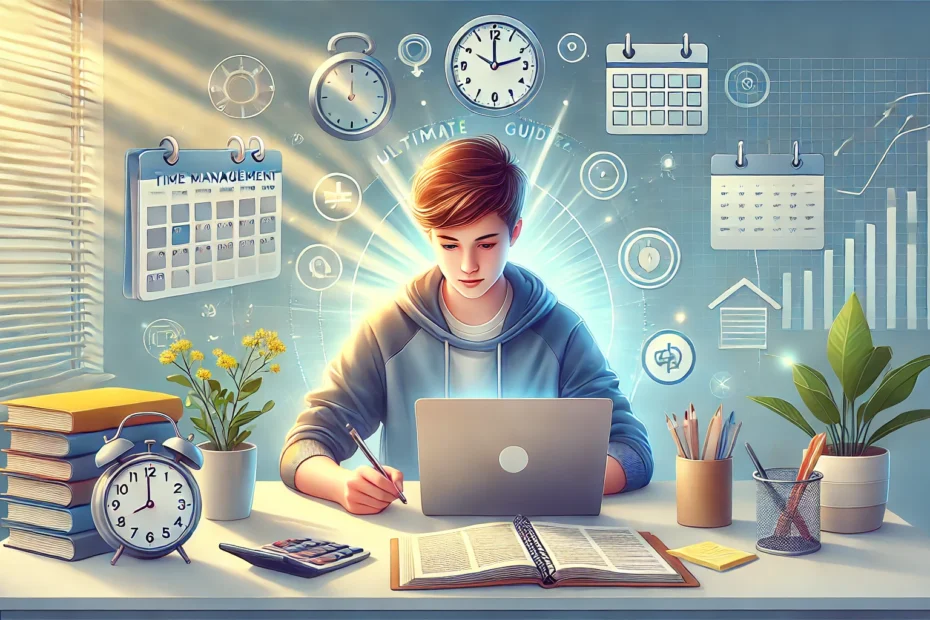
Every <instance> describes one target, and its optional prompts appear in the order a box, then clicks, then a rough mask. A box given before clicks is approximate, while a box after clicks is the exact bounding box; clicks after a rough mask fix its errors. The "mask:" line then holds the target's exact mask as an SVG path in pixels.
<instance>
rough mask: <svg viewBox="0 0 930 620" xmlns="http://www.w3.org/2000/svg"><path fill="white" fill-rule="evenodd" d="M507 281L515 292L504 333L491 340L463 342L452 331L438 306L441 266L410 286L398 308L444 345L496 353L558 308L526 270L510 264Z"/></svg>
mask: <svg viewBox="0 0 930 620" xmlns="http://www.w3.org/2000/svg"><path fill="white" fill-rule="evenodd" d="M504 277H505V278H507V281H508V282H510V286H511V288H512V289H513V302H512V303H511V305H510V311H509V312H508V313H507V318H506V319H505V321H504V329H503V331H501V333H500V335H499V336H497V337H495V338H491V339H490V340H484V341H481V342H474V341H471V340H464V339H462V338H459V337H458V336H456V335H455V334H453V333H452V332H451V331H450V330H449V325H448V324H447V323H446V319H445V317H444V316H443V314H442V309H441V308H440V306H439V295H440V291H439V287H440V285H441V284H442V280H443V276H442V272H441V271H440V270H439V266H436V267H433V268H432V269H430V270H429V271H427V272H426V273H424V274H423V275H421V276H420V277H418V278H417V279H415V280H414V281H413V282H411V283H410V284H409V285H408V286H407V288H406V289H405V290H404V291H403V292H401V294H400V295H399V296H398V298H397V305H398V306H400V308H401V310H403V311H404V313H405V314H406V315H407V316H409V317H410V318H411V319H412V320H413V321H414V322H415V323H416V324H417V325H418V326H420V328H422V329H423V330H424V331H426V332H427V333H429V334H430V335H431V336H433V337H434V338H436V339H437V340H439V341H441V342H444V343H447V344H448V345H450V346H453V347H455V348H457V349H466V350H470V351H493V350H494V349H496V348H497V347H498V346H499V345H501V344H503V343H505V342H507V341H508V340H511V339H512V338H515V337H516V336H518V335H520V334H521V333H523V332H524V331H525V330H526V329H527V328H528V327H530V326H531V325H532V324H533V323H535V322H536V321H538V320H539V319H540V318H541V317H543V316H545V315H546V313H548V312H549V311H551V310H552V309H553V308H554V307H555V305H556V298H555V295H553V294H552V292H551V291H549V289H547V288H546V285H545V284H543V282H542V280H540V279H539V278H538V277H536V275H534V274H533V273H532V272H530V271H528V270H527V269H524V268H523V267H520V266H517V265H514V264H513V263H507V265H506V266H505V267H504Z"/></svg>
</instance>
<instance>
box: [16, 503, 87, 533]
mask: <svg viewBox="0 0 930 620" xmlns="http://www.w3.org/2000/svg"><path fill="white" fill-rule="evenodd" d="M0 500H2V501H5V502H7V504H9V505H8V506H7V516H6V518H7V520H8V521H11V522H14V523H18V524H19V525H29V526H32V527H41V528H43V529H47V530H54V531H56V532H61V533H62V534H78V533H80V532H86V531H87V530H92V529H94V518H93V517H92V516H91V514H90V504H85V505H83V506H75V507H73V508H63V507H61V506H56V505H54V504H44V503H42V502H34V501H32V500H28V499H20V498H17V497H11V496H9V495H6V494H4V495H3V496H0Z"/></svg>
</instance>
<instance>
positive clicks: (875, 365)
mask: <svg viewBox="0 0 930 620" xmlns="http://www.w3.org/2000/svg"><path fill="white" fill-rule="evenodd" d="M891 355H892V353H891V347H875V348H874V349H872V350H871V351H869V355H868V356H867V357H866V358H865V364H864V365H863V366H862V373H861V374H860V375H859V381H857V382H856V390H855V392H853V393H852V394H847V397H848V398H849V399H850V400H856V399H857V398H859V397H860V396H862V395H863V394H865V393H866V392H867V391H868V389H869V388H870V387H872V384H873V383H875V380H876V379H878V377H879V375H881V374H882V371H883V370H885V367H886V366H888V362H890V361H891Z"/></svg>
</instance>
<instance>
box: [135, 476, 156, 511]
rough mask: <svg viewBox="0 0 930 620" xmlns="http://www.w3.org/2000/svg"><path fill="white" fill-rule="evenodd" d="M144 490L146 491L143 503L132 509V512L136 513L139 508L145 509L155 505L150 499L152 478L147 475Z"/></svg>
mask: <svg viewBox="0 0 930 620" xmlns="http://www.w3.org/2000/svg"><path fill="white" fill-rule="evenodd" d="M145 492H146V498H145V504H143V505H142V506H140V507H139V508H136V509H135V510H133V511H132V514H136V513H137V512H139V511H140V510H145V509H146V508H154V507H155V502H153V501H152V479H151V478H150V477H149V476H148V475H146V476H145Z"/></svg>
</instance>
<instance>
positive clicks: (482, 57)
mask: <svg viewBox="0 0 930 620" xmlns="http://www.w3.org/2000/svg"><path fill="white" fill-rule="evenodd" d="M475 56H477V57H478V58H480V59H481V60H483V61H484V62H486V63H488V64H489V65H491V68H492V69H493V68H494V61H493V60H488V59H487V58H485V57H484V56H482V55H481V54H475Z"/></svg>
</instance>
